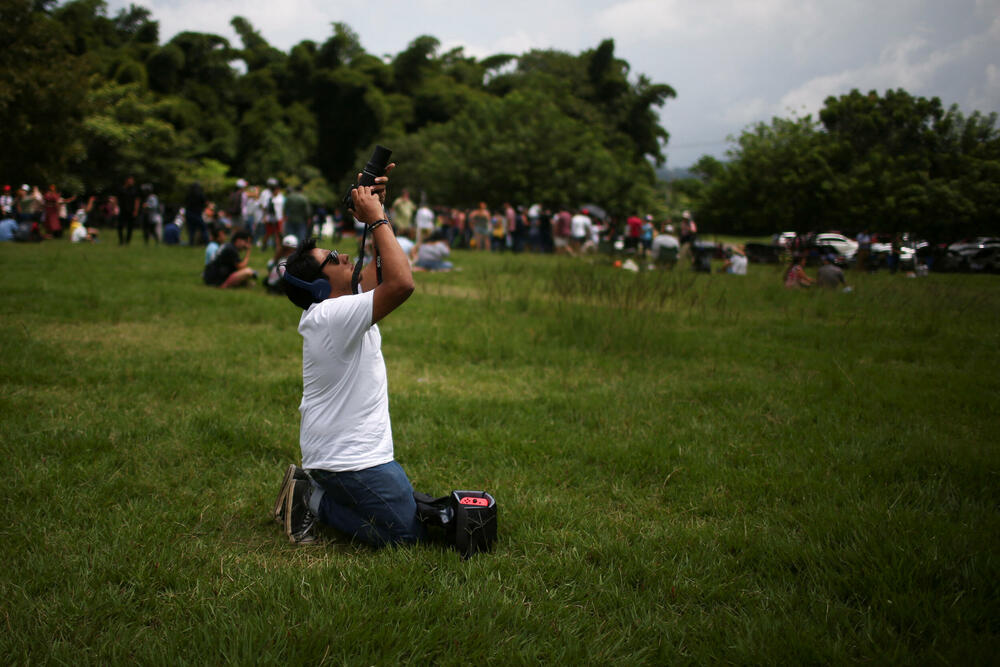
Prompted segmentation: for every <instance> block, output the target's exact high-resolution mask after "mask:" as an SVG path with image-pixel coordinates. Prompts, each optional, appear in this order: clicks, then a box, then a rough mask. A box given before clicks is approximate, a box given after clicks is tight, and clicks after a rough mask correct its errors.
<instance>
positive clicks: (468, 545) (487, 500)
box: [413, 491, 497, 558]
mask: <svg viewBox="0 0 1000 667" xmlns="http://www.w3.org/2000/svg"><path fill="white" fill-rule="evenodd" d="M413 499H414V500H416V502H417V518H418V519H420V522H421V523H423V524H424V526H426V527H427V528H429V529H433V528H443V529H444V534H445V536H446V539H447V541H448V542H449V543H450V544H451V545H452V546H453V547H455V549H456V550H457V551H458V552H459V553H460V554H462V558H471V557H472V556H473V555H475V554H477V553H479V552H480V551H490V550H491V549H492V548H493V543H494V542H496V539H497V504H496V501H495V500H494V499H493V496H491V495H490V494H488V493H486V492H485V491H452V492H451V495H448V496H441V497H440V498H434V497H433V496H429V495H427V494H426V493H419V492H414V493H413Z"/></svg>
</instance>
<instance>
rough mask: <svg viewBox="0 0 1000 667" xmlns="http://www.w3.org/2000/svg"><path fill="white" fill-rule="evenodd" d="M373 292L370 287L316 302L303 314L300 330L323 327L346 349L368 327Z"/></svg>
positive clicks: (358, 339) (362, 334)
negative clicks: (366, 289)
mask: <svg viewBox="0 0 1000 667" xmlns="http://www.w3.org/2000/svg"><path fill="white" fill-rule="evenodd" d="M374 295H375V292H374V290H372V291H370V292H364V293H362V294H350V295H347V296H339V297H337V298H335V299H327V300H326V301H323V302H321V303H318V304H316V305H315V306H314V307H313V308H311V309H310V310H309V312H308V313H307V314H306V316H305V317H303V319H302V323H301V324H300V325H299V328H300V331H301V332H302V333H303V334H304V333H305V330H306V329H310V328H315V329H316V330H325V331H327V332H329V334H330V339H331V340H332V341H334V342H335V343H336V344H337V345H338V346H339V347H342V348H344V349H347V348H350V347H351V346H353V345H355V344H357V342H358V341H360V340H361V338H362V336H364V334H365V332H367V331H368V329H370V328H371V326H372V307H373V304H374V303H375V301H374Z"/></svg>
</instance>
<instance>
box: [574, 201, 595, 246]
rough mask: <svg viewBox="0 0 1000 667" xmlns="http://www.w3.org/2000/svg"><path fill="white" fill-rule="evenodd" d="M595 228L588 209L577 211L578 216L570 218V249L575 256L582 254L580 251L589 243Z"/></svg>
mask: <svg viewBox="0 0 1000 667" xmlns="http://www.w3.org/2000/svg"><path fill="white" fill-rule="evenodd" d="M593 226H594V223H593V222H591V220H590V216H589V215H587V211H586V209H584V210H581V211H577V212H576V215H574V216H573V217H572V218H570V221H569V231H570V249H571V251H572V252H573V253H574V254H576V253H578V252H580V249H581V248H582V247H583V245H584V244H585V243H586V242H587V239H588V238H589V237H590V232H591V230H592V229H593Z"/></svg>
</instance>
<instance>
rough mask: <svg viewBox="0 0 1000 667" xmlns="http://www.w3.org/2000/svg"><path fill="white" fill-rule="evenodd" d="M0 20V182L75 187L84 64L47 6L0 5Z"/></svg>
mask: <svg viewBox="0 0 1000 667" xmlns="http://www.w3.org/2000/svg"><path fill="white" fill-rule="evenodd" d="M2 2H3V20H0V44H2V45H3V47H2V48H0V77H2V79H0V127H3V130H4V149H3V151H0V178H2V179H3V181H4V182H5V183H14V182H20V181H22V180H23V181H28V182H31V183H47V182H56V183H58V184H60V185H62V186H65V184H67V183H68V182H73V183H75V182H76V178H74V174H73V169H72V165H73V164H74V162H76V161H77V160H79V159H80V156H81V154H82V152H83V145H82V142H81V123H82V120H83V116H84V109H85V101H86V96H87V63H86V62H85V60H84V58H83V57H82V56H81V55H79V54H77V53H74V51H73V49H72V44H71V42H70V38H69V35H68V34H67V32H66V30H65V29H64V28H63V27H62V26H61V25H60V24H59V23H58V22H57V21H56V20H54V19H53V18H52V17H51V16H50V15H49V13H48V11H47V6H48V4H50V3H39V4H41V7H40V8H39V7H36V3H33V2H31V1H30V0H2Z"/></svg>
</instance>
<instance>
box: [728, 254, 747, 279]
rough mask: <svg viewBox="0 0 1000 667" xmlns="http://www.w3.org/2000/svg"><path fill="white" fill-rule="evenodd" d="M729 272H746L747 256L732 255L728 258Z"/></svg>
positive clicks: (738, 274)
mask: <svg viewBox="0 0 1000 667" xmlns="http://www.w3.org/2000/svg"><path fill="white" fill-rule="evenodd" d="M729 273H732V274H733V275H737V276H745V275H746V274H747V258H746V257H744V256H743V255H733V256H732V257H730V258H729Z"/></svg>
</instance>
